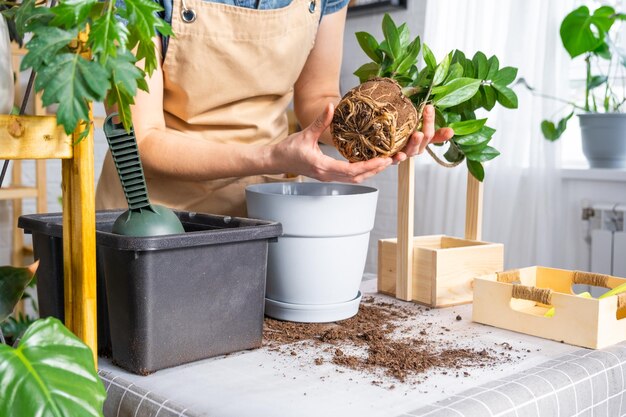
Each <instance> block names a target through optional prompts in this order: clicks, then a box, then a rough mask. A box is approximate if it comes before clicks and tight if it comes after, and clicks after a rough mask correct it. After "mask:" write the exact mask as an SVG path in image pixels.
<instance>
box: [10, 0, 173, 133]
mask: <svg viewBox="0 0 626 417" xmlns="http://www.w3.org/2000/svg"><path fill="white" fill-rule="evenodd" d="M7 4H9V5H11V4H12V5H13V7H10V8H8V9H5V10H3V11H2V14H3V15H4V16H5V17H7V19H9V20H11V21H13V22H14V23H15V29H16V32H17V36H18V37H19V38H21V37H23V36H24V34H25V33H31V34H32V37H31V39H30V40H29V41H28V43H27V44H26V48H27V49H28V53H27V54H26V56H25V57H24V59H23V60H22V64H21V69H22V70H26V69H28V68H32V69H33V70H34V71H35V72H36V73H37V78H36V82H35V89H36V91H43V96H42V101H43V105H44V106H49V105H52V104H58V110H57V121H58V123H59V124H60V125H63V127H64V129H65V132H66V133H68V134H69V133H71V132H73V131H74V129H75V128H76V127H77V126H78V125H79V124H83V125H85V127H86V129H85V131H84V132H83V133H82V135H83V137H84V136H86V135H87V133H88V132H89V129H90V126H89V124H88V121H89V102H90V101H96V102H100V101H104V100H105V99H106V102H107V104H108V105H111V106H112V105H117V108H118V112H119V115H120V118H121V120H122V122H123V123H124V126H125V127H126V129H127V130H128V129H129V128H130V125H131V117H130V105H131V104H133V103H134V97H135V95H136V93H137V88H139V89H142V90H146V91H147V89H148V86H147V84H146V82H145V75H146V73H148V74H152V72H153V71H154V70H155V69H156V66H157V57H156V54H155V50H154V44H153V42H152V38H153V37H154V34H155V30H156V31H158V32H159V33H161V34H163V35H172V32H171V27H170V26H169V25H168V24H167V23H165V22H164V21H163V20H162V19H160V18H159V17H157V16H156V15H155V12H158V11H160V10H162V8H161V7H160V6H159V5H158V4H157V3H156V2H154V1H151V0H125V1H124V3H123V5H122V6H121V7H118V6H116V2H115V1H114V0H107V1H99V0H61V1H59V3H58V4H56V5H55V6H54V7H50V8H48V7H45V6H38V5H37V4H36V0H23V1H22V2H15V3H12V2H7ZM118 16H119V17H121V18H123V19H124V20H125V21H126V23H123V22H122V21H120V20H119V19H118V18H117V17H118ZM87 29H88V31H87ZM131 51H135V53H132V52H131ZM142 59H143V60H144V62H143V66H142V67H141V68H140V67H138V66H137V65H136V63H137V61H139V60H142Z"/></svg>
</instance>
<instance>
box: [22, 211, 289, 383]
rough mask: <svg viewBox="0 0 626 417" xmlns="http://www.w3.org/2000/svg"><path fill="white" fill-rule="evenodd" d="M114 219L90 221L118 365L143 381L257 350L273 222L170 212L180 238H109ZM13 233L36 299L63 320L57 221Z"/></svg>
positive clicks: (39, 220)
mask: <svg viewBox="0 0 626 417" xmlns="http://www.w3.org/2000/svg"><path fill="white" fill-rule="evenodd" d="M121 212H122V211H106V212H98V213H97V215H96V244H97V248H98V255H97V256H98V265H99V266H98V272H99V278H98V281H100V282H101V281H103V280H102V276H104V277H105V281H106V298H107V300H108V318H109V323H108V324H109V327H110V334H111V345H112V357H113V360H114V361H115V362H116V363H117V364H118V365H120V366H122V367H123V368H126V369H128V370H129V371H132V372H135V373H139V374H148V373H151V372H154V371H156V370H158V369H162V368H166V367H170V366H175V365H180V364H183V363H186V362H192V361H195V360H199V359H204V358H208V357H211V356H216V355H220V354H225V353H230V352H235V351H239V350H243V349H251V348H255V347H259V346H260V345H261V342H262V333H263V305H264V293H265V276H266V266H267V243H268V241H269V240H271V239H274V238H276V237H277V236H279V235H280V234H281V233H282V228H281V225H280V224H279V223H276V222H269V221H261V220H252V219H243V218H236V217H232V218H231V217H224V216H214V215H208V214H197V213H187V212H177V213H176V214H177V216H178V217H179V219H180V220H181V222H182V224H183V226H184V228H185V231H186V233H185V234H178V235H168V236H154V237H145V238H142V237H130V236H121V235H116V234H113V233H111V232H110V230H111V227H112V226H113V222H114V221H115V219H116V218H117V217H118V216H119V215H120V213H121ZM18 225H19V227H21V228H23V229H24V230H25V231H26V232H31V233H32V234H33V249H34V251H35V256H36V257H38V258H40V259H41V261H42V262H41V264H40V267H39V271H40V272H38V276H39V278H38V279H39V281H38V286H40V287H41V288H40V289H38V296H39V299H40V300H46V301H44V305H45V304H46V302H50V304H51V305H53V307H54V309H56V312H57V313H58V312H59V311H60V312H62V311H63V303H62V302H63V291H62V288H63V274H62V272H63V256H62V249H61V246H62V243H61V239H60V237H58V236H60V235H61V234H62V229H61V225H62V217H61V215H60V214H44V215H28V216H22V217H21V218H20V220H19V223H18ZM38 235H39V236H38ZM44 237H45V238H44ZM44 252H48V253H45V254H44ZM47 256H48V259H47V260H46V257H47ZM44 261H45V262H44ZM50 267H52V268H50ZM48 268H50V270H51V271H54V273H52V272H51V273H50V274H48V273H47V271H46V270H47V269H48ZM59 288H61V290H60V291H59V290H58V289H59ZM100 288H101V289H100V292H101V293H103V291H102V289H103V288H102V286H101V287H100ZM50 293H52V294H54V295H52V296H51V297H49V296H48V294H50ZM103 296H104V294H100V295H99V296H98V301H99V313H101V312H102V310H103V308H102V306H103V303H102V300H103ZM40 303H41V301H40ZM51 310H52V309H51ZM49 311H50V310H49ZM102 317H103V316H102V315H100V318H102ZM99 323H100V324H101V325H99V335H100V334H104V332H105V329H106V327H107V326H106V322H104V321H103V320H101V319H100V320H99ZM103 337H104V340H106V336H103ZM99 345H100V346H102V344H99Z"/></svg>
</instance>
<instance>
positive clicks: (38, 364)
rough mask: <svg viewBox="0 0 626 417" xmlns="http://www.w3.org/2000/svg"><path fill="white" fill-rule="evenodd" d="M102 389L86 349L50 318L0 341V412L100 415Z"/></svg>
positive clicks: (57, 416) (56, 416)
mask: <svg viewBox="0 0 626 417" xmlns="http://www.w3.org/2000/svg"><path fill="white" fill-rule="evenodd" d="M105 397H106V392H105V390H104V386H103V384H102V381H101V380H100V378H99V377H98V375H97V373H96V369H95V364H94V361H93V355H92V352H91V349H89V347H87V346H86V345H85V344H84V343H83V342H82V341H80V340H79V339H78V338H77V337H76V336H74V335H73V334H72V333H71V332H70V331H69V330H67V329H66V328H65V327H64V326H63V324H61V322H60V321H59V320H57V319H55V318H47V319H43V320H37V321H36V322H35V323H33V324H32V325H31V326H30V327H29V328H28V330H26V333H24V336H23V337H22V339H21V341H20V344H19V346H18V347H17V348H16V349H13V348H11V347H9V346H7V345H0V415H2V416H24V417H26V416H46V417H69V416H72V417H101V416H102V408H103V404H104V399H105Z"/></svg>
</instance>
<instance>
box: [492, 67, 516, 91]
mask: <svg viewBox="0 0 626 417" xmlns="http://www.w3.org/2000/svg"><path fill="white" fill-rule="evenodd" d="M515 77H517V68H513V67H504V68H502V69H501V70H499V71H498V73H497V74H496V75H495V76H494V77H493V79H492V80H493V82H494V83H495V84H500V85H504V86H507V85H509V84H511V83H512V82H513V81H515Z"/></svg>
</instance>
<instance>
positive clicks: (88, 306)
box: [62, 109, 98, 364]
mask: <svg viewBox="0 0 626 417" xmlns="http://www.w3.org/2000/svg"><path fill="white" fill-rule="evenodd" d="M89 116H90V118H91V117H92V115H91V109H90V115H89ZM78 134H79V131H77V132H76V133H74V138H75V139H78ZM62 178H63V185H62V188H63V213H64V216H63V267H64V270H65V279H64V284H65V285H64V288H65V320H66V326H67V327H68V328H69V329H70V330H71V331H72V332H74V334H75V335H76V336H78V337H79V338H80V339H81V340H83V342H85V343H86V344H87V346H89V347H90V348H91V350H92V352H93V355H94V363H95V364H97V363H98V362H97V351H98V349H97V331H96V329H97V317H96V211H95V192H94V143H93V129H91V132H90V134H89V136H88V137H87V138H85V139H84V140H82V141H80V143H78V144H76V145H74V158H73V159H69V160H64V161H63V164H62Z"/></svg>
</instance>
